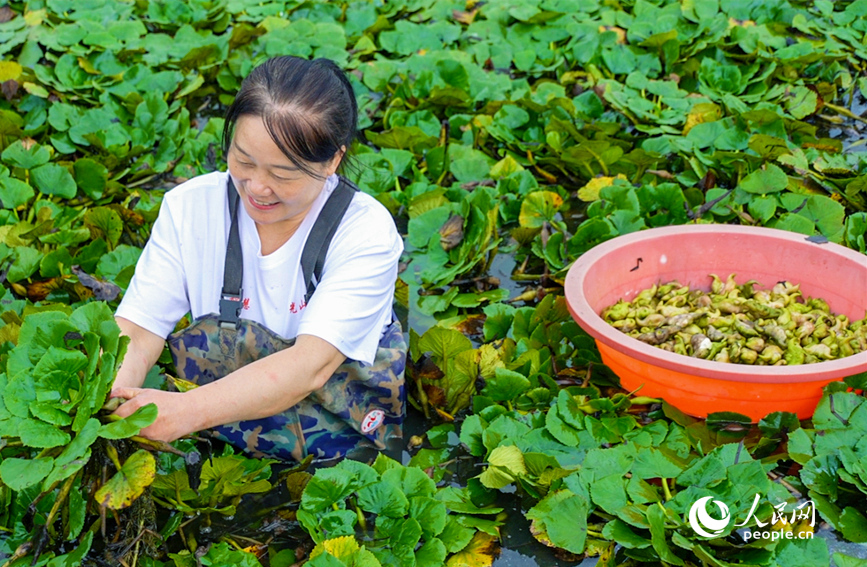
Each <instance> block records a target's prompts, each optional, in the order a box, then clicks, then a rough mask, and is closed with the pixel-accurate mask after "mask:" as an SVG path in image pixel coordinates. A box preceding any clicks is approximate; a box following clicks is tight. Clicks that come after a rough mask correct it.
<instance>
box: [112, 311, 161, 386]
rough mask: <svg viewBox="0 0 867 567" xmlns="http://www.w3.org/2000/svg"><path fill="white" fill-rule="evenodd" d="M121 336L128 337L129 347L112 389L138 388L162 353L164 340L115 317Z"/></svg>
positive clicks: (121, 318)
mask: <svg viewBox="0 0 867 567" xmlns="http://www.w3.org/2000/svg"><path fill="white" fill-rule="evenodd" d="M115 321H117V325H118V327H120V332H121V334H122V335H126V336H128V337H129V339H130V341H129V347H127V350H126V355H125V356H124V358H123V363H122V364H121V367H120V370H118V372H117V377H116V378H115V380H114V388H140V387H141V385H142V384H144V381H145V377H146V376H147V373H148V372H149V371H150V369H151V368H152V367H153V365H154V364H156V363H157V359H158V358H159V357H160V354H161V353H162V352H163V346H164V345H165V342H166V340H165V339H164V338H163V337H161V336H159V335H155V334H154V333H152V332H150V331H148V330H147V329H145V328H143V327H141V326H139V325H136V324H135V323H133V322H132V321H130V320H129V319H124V318H123V317H115Z"/></svg>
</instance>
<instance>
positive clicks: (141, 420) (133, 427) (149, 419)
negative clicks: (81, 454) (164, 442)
mask: <svg viewBox="0 0 867 567" xmlns="http://www.w3.org/2000/svg"><path fill="white" fill-rule="evenodd" d="M156 418H157V405H156V404H148V405H146V406H142V407H140V408H138V409H137V410H135V412H134V413H132V414H131V415H129V416H127V417H125V418H123V419H120V420H118V421H114V422H112V423H106V424H105V425H103V426H102V427H100V429H99V436H100V437H102V438H103V439H126V438H127V437H132V436H133V435H138V434H139V432H140V431H141V430H142V429H144V428H145V427H147V426H148V425H150V424H152V423H153V422H154V421H155V420H156Z"/></svg>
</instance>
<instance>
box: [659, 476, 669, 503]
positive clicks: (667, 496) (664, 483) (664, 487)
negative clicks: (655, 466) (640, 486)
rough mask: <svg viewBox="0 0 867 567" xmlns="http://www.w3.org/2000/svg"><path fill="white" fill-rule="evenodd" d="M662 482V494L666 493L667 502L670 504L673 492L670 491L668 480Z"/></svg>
mask: <svg viewBox="0 0 867 567" xmlns="http://www.w3.org/2000/svg"><path fill="white" fill-rule="evenodd" d="M660 480H662V492H663V493H665V501H666V502H668V501H669V500H671V491H670V490H669V489H668V479H667V478H663V479H660Z"/></svg>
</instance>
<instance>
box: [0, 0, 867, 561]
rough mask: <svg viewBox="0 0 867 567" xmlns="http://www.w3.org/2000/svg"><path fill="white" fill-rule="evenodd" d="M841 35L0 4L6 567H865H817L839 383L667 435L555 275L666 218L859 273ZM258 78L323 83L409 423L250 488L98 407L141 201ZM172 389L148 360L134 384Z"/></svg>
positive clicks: (308, 7) (837, 434) (825, 20)
mask: <svg viewBox="0 0 867 567" xmlns="http://www.w3.org/2000/svg"><path fill="white" fill-rule="evenodd" d="M865 34H867V0H856V1H839V2H827V1H818V2H812V1H810V2H808V1H806V0H803V1H802V0H784V1H780V2H773V3H768V2H760V1H752V0H748V1H743V0H684V1H682V2H673V1H668V0H653V1H649V0H622V1H619V2H608V1H601V0H520V1H514V2H474V1H472V0H470V1H466V0H437V1H433V0H402V1H396V2H387V3H385V2H368V1H363V0H359V1H352V2H319V1H312V0H311V1H291V2H269V1H264V2H262V1H259V0H219V1H212V0H192V1H181V0H151V1H150V2H143V1H129V2H116V1H110V0H30V1H26V2H25V1H16V2H6V3H3V5H2V6H0V283H2V292H0V319H2V321H3V325H2V327H0V391H2V402H3V403H2V404H0V437H2V441H0V457H2V461H0V481H2V486H0V532H2V534H0V554H3V556H5V557H6V559H5V560H3V561H5V562H6V563H7V564H8V565H9V566H10V567H12V566H16V567H18V566H23V565H31V564H36V565H51V566H52V567H55V566H57V567H59V566H63V565H70V566H71V565H79V564H103V565H117V564H125V565H133V564H135V565H146V566H151V567H157V566H162V565H166V566H175V567H188V566H189V567H191V566H193V565H226V564H237V565H250V566H252V565H258V564H263V565H272V566H275V567H277V566H286V565H292V564H295V563H297V562H300V561H305V560H308V561H309V563H310V564H312V565H328V566H337V565H365V566H366V565H371V566H373V565H377V564H389V565H400V566H410V567H411V566H414V565H419V566H424V565H442V564H443V563H444V564H446V565H450V566H452V567H458V566H462V565H473V566H476V565H492V564H495V563H496V562H497V561H498V559H497V555H498V551H499V550H500V549H501V546H502V544H503V543H505V540H504V539H503V538H502V537H501V536H502V534H503V533H504V532H505V531H506V530H508V529H512V526H514V525H526V528H521V529H524V530H525V531H528V532H530V533H531V534H532V536H533V537H534V538H535V539H536V540H537V541H538V542H540V543H539V544H538V546H537V547H536V549H535V551H533V552H532V553H539V554H542V553H543V551H540V550H544V549H548V548H550V549H551V550H552V552H551V553H550V554H548V555H539V559H538V562H539V564H544V565H553V564H555V563H559V564H561V565H567V564H575V563H577V562H578V561H580V560H581V558H582V557H584V556H590V557H597V558H598V564H600V565H643V564H663V563H664V564H674V565H699V564H701V565H713V566H720V565H744V564H749V565H781V566H784V567H785V566H794V565H817V566H819V565H821V566H823V567H824V566H826V565H828V564H829V563H830V562H831V561H832V559H833V561H834V562H835V563H836V564H837V565H838V566H841V567H842V566H844V565H854V564H858V562H859V561H863V559H859V558H853V557H848V556H847V555H846V553H847V551H846V550H843V549H842V548H840V547H838V545H839V544H841V542H842V541H848V542H857V543H863V542H865V541H867V523H865V519H864V517H863V513H862V512H861V511H862V510H864V506H865V501H864V499H865V494H867V484H865V483H867V474H865V473H864V470H865V466H867V465H864V463H863V462H862V461H863V460H864V457H863V455H864V454H865V448H864V444H863V442H862V441H863V438H864V431H863V430H865V427H863V425H864V424H863V423H862V422H863V421H864V420H863V418H862V414H864V412H865V411H867V410H865V409H864V408H863V395H862V393H861V392H862V391H863V390H864V389H865V386H867V384H865V376H864V375H859V376H854V377H850V378H848V379H847V381H846V382H839V383H835V384H831V385H830V386H828V388H826V393H825V396H824V397H823V398H822V401H821V402H820V403H819V406H818V408H817V410H816V414H815V416H814V418H813V420H812V422H810V421H804V422H799V421H798V420H797V419H796V418H795V416H794V415H790V414H781V413H775V414H771V415H769V416H767V417H766V418H765V419H764V420H762V421H761V422H760V423H759V424H758V425H756V426H751V425H750V424H749V419H747V418H744V416H738V415H736V414H730V413H722V414H714V415H711V416H709V418H708V419H707V420H706V421H698V420H694V419H692V418H689V417H687V416H685V415H682V414H680V413H679V412H677V410H675V409H674V408H671V407H670V406H668V405H667V404H665V403H664V401H662V400H656V399H651V398H646V397H642V396H641V395H640V394H641V393H640V392H636V393H629V392H624V391H623V390H621V389H620V388H619V387H618V380H617V377H616V376H615V375H614V374H613V373H611V371H610V370H608V369H607V368H605V367H604V366H603V365H602V364H601V361H600V358H599V354H598V352H597V351H596V347H595V345H594V342H593V340H592V338H591V337H589V336H587V335H586V334H585V333H584V332H583V331H581V329H580V328H579V327H578V326H577V324H575V323H574V321H572V320H571V318H570V317H569V314H568V311H567V309H566V306H565V301H564V300H563V297H562V285H563V279H564V277H565V273H566V270H567V269H568V267H569V265H570V264H571V263H572V261H573V260H574V259H575V258H577V257H578V256H579V255H581V254H582V253H584V252H586V251H587V250H589V249H590V248H592V247H593V246H595V245H596V244H599V243H601V242H604V241H606V240H608V239H611V238H614V237H616V236H619V235H622V234H627V233H630V232H634V231H638V230H641V229H643V228H647V227H657V226H666V225H678V224H686V223H734V224H745V225H756V226H768V227H773V228H778V229H783V230H789V231H794V232H798V233H802V234H803V235H804V236H805V237H811V238H812V239H814V240H817V241H822V240H823V239H824V240H828V241H832V242H836V243H839V244H842V245H845V246H848V247H850V248H852V249H854V250H857V251H859V252H861V253H867V240H865V235H867V167H865V163H867V152H865V151H864V150H865V146H864V140H865V118H864V113H865V110H867V100H865V93H867V76H865V60H867V47H865V46H867V42H865ZM285 54H292V55H298V56H301V57H328V58H330V59H333V60H335V61H336V62H337V63H338V64H339V65H341V66H342V67H344V68H346V69H347V70H348V71H349V79H350V81H351V83H352V85H353V87H354V88H355V90H356V93H357V98H358V103H359V109H360V126H361V129H362V132H361V136H360V139H359V141H358V143H357V144H355V148H354V150H355V168H354V169H350V176H351V177H352V178H353V179H354V180H356V181H357V182H358V184H359V186H360V187H361V188H362V189H363V190H364V191H366V192H367V193H369V194H371V195H373V196H375V197H376V198H377V199H378V200H379V201H380V202H381V203H382V204H383V205H385V206H386V207H387V208H388V209H389V210H390V211H391V212H392V214H393V215H394V218H395V220H396V222H397V225H398V227H399V228H400V230H401V232H402V234H404V236H405V244H406V254H405V256H404V258H403V262H402V270H401V273H400V279H399V281H398V282H397V286H396V299H397V304H398V305H397V307H398V311H399V312H400V313H402V314H403V315H404V317H405V318H406V323H407V325H404V328H405V329H408V334H409V339H410V364H409V365H408V369H407V386H408V390H409V392H410V394H411V403H412V404H413V408H414V409H413V410H411V411H414V412H416V417H418V416H421V415H423V416H425V417H424V419H425V420H426V421H425V422H424V424H425V425H424V427H425V431H418V432H414V433H416V435H415V436H414V437H412V438H411V439H409V440H408V442H409V454H408V455H406V456H405V457H406V458H404V460H403V462H402V463H398V462H397V461H391V460H387V459H385V457H381V458H380V459H377V460H373V459H371V461H370V462H369V463H368V464H364V463H351V462H346V461H345V462H343V463H340V464H336V465H332V466H327V465H323V466H321V467H320V466H319V465H313V468H309V463H306V464H301V465H299V466H298V467H296V468H294V469H289V470H284V471H278V467H277V466H276V463H272V462H269V461H259V460H255V459H247V458H246V457H244V456H242V455H236V454H234V453H233V452H232V451H231V450H223V449H221V448H219V447H215V448H213V449H212V450H211V449H209V448H208V445H207V444H206V443H204V442H203V441H202V440H199V439H187V440H182V441H180V442H177V443H176V444H175V445H174V446H154V444H150V445H148V444H146V443H145V444H144V445H142V443H141V442H140V441H139V440H138V439H136V438H137V434H138V432H139V430H140V428H142V427H145V426H146V425H147V424H148V423H149V422H150V421H149V420H152V419H153V416H152V415H150V414H148V413H147V411H144V410H143V411H142V413H141V414H139V415H137V416H136V417H135V419H133V418H127V419H126V420H123V421H118V422H111V421H110V418H108V417H107V415H106V414H107V410H106V411H102V410H101V408H103V407H104V406H105V404H106V402H108V400H105V397H106V394H107V392H108V391H109V389H110V385H111V381H112V380H113V378H114V372H115V369H116V367H117V364H119V362H120V359H121V358H122V356H123V352H124V348H125V347H124V340H123V339H122V338H118V337H119V335H118V331H117V329H116V327H114V326H113V325H114V324H113V322H112V321H111V313H112V310H113V308H114V307H116V305H117V302H118V301H119V299H120V297H122V294H123V293H124V290H125V289H126V287H127V285H128V284H129V281H130V278H131V276H132V274H133V270H134V266H135V263H136V260H137V259H138V256H139V254H140V253H141V248H142V246H143V245H144V243H145V241H146V239H147V237H148V234H149V232H150V227H151V226H152V223H153V222H154V220H155V219H156V216H157V214H158V211H159V205H160V202H161V199H162V194H163V193H164V191H165V190H167V189H170V188H171V187H173V186H175V185H176V184H178V183H179V182H182V181H183V180H185V179H188V178H191V177H193V176H195V175H199V174H202V173H207V172H209V171H213V170H214V169H217V168H221V167H224V161H223V157H222V156H221V155H220V152H219V136H220V133H221V131H222V126H223V121H222V119H221V118H220V116H221V113H222V111H223V110H224V109H225V107H226V105H227V104H228V103H230V102H231V101H232V98H233V96H234V94H235V93H236V92H237V89H238V87H239V86H240V81H241V80H242V78H243V77H244V76H246V74H247V73H249V71H250V70H251V69H252V68H253V67H254V66H255V65H256V64H257V63H259V62H260V61H262V60H264V59H265V58H267V57H270V56H275V55H285ZM724 285H725V284H724ZM858 292H859V290H855V289H853V290H852V293H858ZM733 315H737V314H736V313H735V314H728V315H722V318H727V317H730V323H731V325H735V324H736V320H737V321H740V323H741V325H746V323H744V321H742V320H741V319H740V317H736V316H733ZM647 316H649V315H647ZM647 316H645V317H643V318H642V319H646V317H647ZM781 316H782V314H780V315H777V319H779V317H781ZM791 317H792V322H795V319H796V317H795V313H792V314H791ZM824 322H825V324H826V326H827V327H828V328H829V329H830V328H831V327H833V326H834V325H835V323H833V322H832V321H830V320H825V321H824ZM812 323H813V326H814V329H813V330H812V332H811V333H809V334H808V335H809V337H816V338H819V337H818V335H817V331H818V332H819V334H821V333H822V331H821V330H820V327H822V325H821V321H818V320H817V321H813V322H812ZM778 324H779V325H780V326H781V327H784V326H786V325H788V323H786V322H780V321H779V320H778ZM796 325H797V329H798V330H800V329H802V328H804V324H803V323H796ZM792 332H805V331H794V330H792ZM741 335H742V336H744V338H745V339H747V335H749V333H748V332H747V333H746V334H743V333H741ZM709 338H710V337H709ZM751 338H752V339H754V338H755V337H751ZM762 339H763V340H765V341H766V342H767V341H768V340H769V341H770V342H773V341H774V337H762ZM747 340H750V339H747ZM822 340H825V339H824V338H822V339H821V340H820V341H819V344H822V343H821V341H822ZM755 342H757V341H754V343H755ZM788 343H789V337H788V336H787V340H786V347H787V349H788ZM699 346H701V345H699ZM752 346H758V345H756V344H753V345H752ZM768 346H769V345H765V348H763V349H761V352H759V351H758V350H756V349H752V348H750V349H749V350H751V351H753V352H755V353H756V359H757V360H758V357H759V356H764V355H765V349H766V348H768ZM776 346H777V347H778V348H779V349H780V350H781V351H782V350H783V347H782V346H781V345H780V344H776ZM826 346H828V348H829V349H830V348H831V347H830V345H826ZM850 346H851V344H850ZM683 347H684V348H685V349H686V352H687V353H688V354H690V348H694V347H692V345H691V342H690V344H689V345H687V344H686V342H684V344H683ZM802 348H807V347H806V346H804V345H802ZM817 348H818V347H817ZM841 348H842V349H845V347H841V346H839V345H838V350H840V349H841ZM820 350H824V349H820ZM853 350H854V347H853ZM741 353H745V350H744V349H743V348H741V349H739V352H738V354H737V358H741V357H742V354H741ZM718 354H719V352H718V353H716V355H714V358H715V357H716V356H717V355H718ZM727 354H729V356H730V358H731V354H732V353H731V352H729V351H728V350H727ZM778 354H779V355H780V356H781V360H783V359H784V358H783V357H784V356H785V353H782V352H781V353H778ZM822 354H823V353H822V352H819V353H818V355H819V356H820V357H821V355H822ZM749 356H750V355H747V357H749ZM767 356H768V357H769V360H772V359H773V358H774V356H773V353H768V355H767ZM791 356H794V355H791ZM806 356H807V354H806V353H805V354H804V358H805V359H806ZM811 356H817V354H811ZM166 373H168V374H169V375H170V374H171V373H172V368H171V361H170V357H169V356H168V355H167V353H164V356H163V357H161V359H160V363H159V365H158V366H157V367H155V368H154V369H153V371H152V372H151V373H150V374H149V376H148V381H147V384H148V385H149V386H153V387H165V388H168V387H175V386H173V384H174V382H173V381H172V380H166V379H165V374H166ZM108 407H110V405H109V406H108ZM272 469H273V470H272ZM308 469H309V470H308ZM314 469H315V470H314ZM422 477H424V478H422ZM757 497H758V499H757ZM704 498H710V500H713V501H715V502H716V503H717V504H714V503H713V502H710V500H702V499H704ZM808 499H809V500H810V501H811V502H812V506H813V510H814V511H815V520H814V521H812V522H811V521H810V520H808V519H806V518H802V517H800V514H801V513H802V512H804V510H806V508H803V507H802V508H801V510H799V511H798V510H795V508H797V506H801V505H803V504H804V502H806V501H807V500H808ZM504 500H509V501H517V502H518V504H517V505H515V506H512V507H509V508H506V507H505V506H503V501H504ZM698 502H702V503H704V504H706V506H705V507H704V508H701V507H696V503H698ZM250 503H252V504H250ZM512 503H513V504H514V502H512ZM719 504H722V505H724V506H725V507H726V508H725V509H726V510H727V516H726V517H727V518H728V519H729V520H728V521H727V522H725V525H722V524H721V522H722V521H723V519H724V517H723V516H724V515H723V514H722V510H723V509H722V508H721V507H720V506H719ZM781 505H782V507H780V506H781ZM245 506H249V508H245ZM778 507H779V508H778ZM250 508H252V509H253V510H254V512H253V513H250V515H248V516H244V514H247V513H248V512H247V511H248V510H249V509H250ZM693 510H695V512H694V513H692V512H693ZM783 511H785V514H783ZM796 512H797V513H796ZM510 514H511V516H510ZM187 516H190V517H187ZM516 516H518V517H516ZM693 517H694V518H695V521H691V518H693ZM420 518H421V519H423V520H424V521H422V520H421V519H420ZM747 519H749V522H747ZM783 519H785V521H783ZM521 522H523V524H521ZM697 522H698V523H697ZM701 522H704V523H701ZM742 522H747V523H744V525H743V526H737V525H736V524H740V523H742ZM759 522H761V523H764V524H765V525H764V528H762V529H759V528H761V526H760V524H759ZM696 526H698V528H699V529H702V530H704V533H705V534H707V535H702V533H700V532H698V531H696V529H695V527H696ZM716 526H719V527H716ZM745 530H750V534H749V536H748V535H747V532H746V531H745ZM762 530H764V531H762ZM813 533H815V534H817V535H816V537H809V536H808V535H807V534H813ZM289 534H294V535H289ZM756 534H758V535H756ZM763 534H766V537H765V535H763ZM785 534H789V535H788V536H787V535H785ZM529 547H530V546H526V547H525V548H524V549H525V550H529ZM846 549H848V550H851V549H852V548H846ZM527 553H531V552H530V551H527ZM849 553H851V551H849Z"/></svg>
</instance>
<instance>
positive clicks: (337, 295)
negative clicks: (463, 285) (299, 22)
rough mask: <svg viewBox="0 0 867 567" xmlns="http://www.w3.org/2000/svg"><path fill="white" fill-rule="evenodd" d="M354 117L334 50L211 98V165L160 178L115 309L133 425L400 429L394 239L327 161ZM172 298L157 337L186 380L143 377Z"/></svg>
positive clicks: (243, 443)
mask: <svg viewBox="0 0 867 567" xmlns="http://www.w3.org/2000/svg"><path fill="white" fill-rule="evenodd" d="M356 124H357V107H356V103H355V96H354V94H353V92H352V87H351V85H350V84H349V82H348V81H347V79H346V77H345V75H344V74H343V72H342V71H341V70H340V69H339V68H337V66H336V65H334V63H333V62H331V61H328V60H325V59H317V60H315V61H307V60H304V59H300V58H296V57H278V58H274V59H270V60H268V61H266V62H265V63H263V64H262V65H260V66H259V67H257V68H256V69H254V70H253V71H252V72H251V73H250V75H249V76H248V77H247V78H246V79H245V80H244V82H243V84H242V85H241V89H240V91H239V93H238V96H237V97H236V99H235V101H234V102H233V103H232V105H231V106H230V107H229V109H228V111H227V116H226V124H225V128H224V131H223V151H224V155H226V156H227V163H228V172H226V173H223V172H215V173H210V174H207V175H202V176H199V177H196V178H194V179H191V180H189V181H187V182H185V183H183V184H182V185H180V186H178V187H176V188H175V189H173V190H171V191H169V192H168V193H166V195H165V198H164V200H163V204H162V208H161V209H160V214H159V218H158V219H157V221H156V223H155V224H154V228H153V231H152V234H151V238H150V240H149V241H148V244H147V245H146V246H145V249H144V251H143V252H142V256H141V258H140V259H139V262H138V264H137V266H136V273H135V276H134V277H133V279H132V281H131V283H130V286H129V289H128V291H127V293H126V295H125V296H124V298H123V301H122V302H121V304H120V307H119V308H118V311H117V313H116V315H117V322H118V324H119V325H120V327H121V330H122V331H123V333H124V334H126V335H128V336H129V337H130V339H131V341H130V345H129V349H128V351H127V354H126V357H125V359H124V362H123V366H122V367H121V369H120V371H119V373H118V376H117V379H116V381H115V384H114V390H113V391H112V395H113V396H118V397H121V398H124V399H126V400H128V401H126V402H125V403H124V404H122V405H121V406H120V407H119V408H118V409H117V411H116V413H117V414H118V415H119V416H122V417H125V416H127V415H130V414H131V413H133V412H134V411H135V410H136V409H138V408H139V407H142V406H144V405H146V404H149V403H155V404H156V405H157V407H158V410H159V415H158V417H157V420H156V421H155V422H154V423H153V424H152V425H151V426H149V427H147V428H145V429H144V430H143V431H142V434H143V435H144V436H146V437H149V438H151V439H157V440H163V441H172V440H174V439H177V438H179V437H182V436H184V435H187V434H189V433H192V432H194V431H200V430H205V429H211V428H214V429H215V432H216V434H217V435H218V436H220V437H223V438H224V439H226V440H228V441H229V442H231V443H233V444H235V445H237V446H239V447H241V448H243V449H246V450H248V451H249V452H251V453H253V454H254V455H258V456H261V455H269V456H276V457H280V458H284V459H286V458H295V459H301V458H303V457H304V456H306V455H307V454H313V455H315V456H318V457H326V458H327V457H335V456H341V455H345V453H346V451H348V450H351V449H352V448H354V447H356V446H361V445H375V446H377V447H379V448H383V447H384V446H385V443H386V441H388V440H389V439H391V438H393V437H395V436H398V437H399V436H400V425H401V422H402V420H403V415H404V404H405V391H404V386H403V369H404V363H405V359H406V345H405V342H404V340H403V335H402V333H401V330H400V326H399V325H398V323H397V322H396V321H395V320H394V317H393V312H392V301H393V295H394V282H395V278H396V276H397V263H398V259H399V257H400V254H401V252H402V250H403V244H402V241H401V239H400V236H399V234H398V233H397V230H396V228H395V226H394V220H393V219H392V217H391V215H390V214H389V213H388V211H387V210H386V209H385V208H384V207H383V206H382V205H381V204H379V203H378V202H377V201H376V200H375V199H373V198H372V197H370V196H368V195H366V194H364V193H361V192H359V191H357V190H355V188H354V187H353V186H351V185H350V184H349V183H347V182H345V180H343V179H342V178H339V177H338V176H337V175H335V173H336V172H337V170H338V168H339V166H340V164H341V163H342V162H343V160H344V159H345V156H346V150H347V148H349V147H350V144H351V142H352V140H353V138H354V136H355V132H356ZM329 238H330V241H329ZM302 264H303V266H302ZM221 283H222V290H221ZM314 291H315V293H313V292H314ZM187 312H191V314H192V317H193V324H192V325H191V326H190V327H188V328H187V329H184V330H183V331H181V332H179V333H176V334H175V335H172V336H171V337H169V347H170V350H171V351H172V355H173V357H174V359H175V366H176V369H177V372H178V375H179V376H180V377H182V378H185V379H187V380H191V381H193V382H196V383H197V384H199V385H200V387H199V388H196V389H193V390H190V391H188V392H185V393H176V392H165V391H160V390H152V389H142V388H141V386H142V384H143V383H144V378H145V375H146V374H147V372H148V370H149V369H150V368H151V367H152V366H153V365H154V364H155V363H156V361H157V358H158V357H159V355H160V353H161V352H162V349H163V345H164V342H165V340H166V337H168V336H169V333H171V331H172V330H173V329H174V327H175V325H176V323H177V321H178V320H180V319H181V317H182V316H183V315H184V314H186V313H187Z"/></svg>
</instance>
